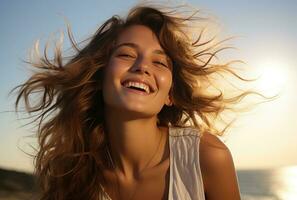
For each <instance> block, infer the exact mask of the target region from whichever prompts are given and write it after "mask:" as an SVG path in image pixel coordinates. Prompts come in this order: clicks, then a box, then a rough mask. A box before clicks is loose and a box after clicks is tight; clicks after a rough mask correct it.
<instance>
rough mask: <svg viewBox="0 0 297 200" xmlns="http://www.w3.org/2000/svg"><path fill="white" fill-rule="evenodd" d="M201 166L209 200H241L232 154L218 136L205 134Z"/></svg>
mask: <svg viewBox="0 0 297 200" xmlns="http://www.w3.org/2000/svg"><path fill="white" fill-rule="evenodd" d="M199 151H200V166H201V173H202V178H203V183H204V192H205V197H206V199H207V200H240V192H239V186H238V181H237V175H236V171H235V167H234V164H233V159H232V155H231V152H230V151H229V149H228V147H227V146H226V145H225V144H224V143H223V142H222V141H221V140H220V139H219V138H218V137H216V136H214V135H211V134H208V133H206V134H204V135H203V136H202V137H201V141H200V150H199Z"/></svg>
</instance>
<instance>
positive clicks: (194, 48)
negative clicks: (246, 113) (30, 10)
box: [13, 6, 252, 200]
mask: <svg viewBox="0 0 297 200" xmlns="http://www.w3.org/2000/svg"><path fill="white" fill-rule="evenodd" d="M198 14H199V12H198V11H194V12H193V13H192V14H190V15H188V16H185V15H183V14H182V13H178V12H177V10H171V11H162V10H161V9H159V8H158V9H157V8H155V7H153V6H136V7H134V8H132V9H131V10H130V12H129V13H128V15H127V17H126V18H121V17H119V16H113V17H111V18H110V19H108V20H107V21H106V22H105V23H103V24H102V25H101V27H100V28H99V29H98V30H97V32H96V33H95V34H94V35H93V36H92V37H91V38H89V40H88V41H87V44H85V45H84V47H82V48H80V46H79V45H78V44H77V43H75V41H74V39H73V36H72V34H71V31H70V30H68V35H69V39H70V41H71V43H72V46H73V49H74V50H75V53H74V55H73V56H72V57H70V58H69V57H68V58H66V57H63V55H62V50H61V46H59V45H57V46H56V48H55V52H54V53H55V54H54V57H53V59H49V57H48V55H47V46H46V47H45V51H44V55H43V56H41V57H37V59H36V58H35V59H34V60H29V61H28V63H29V64H30V65H31V66H33V69H34V70H35V71H34V73H33V75H32V76H31V77H30V78H29V79H28V80H27V81H26V82H25V83H23V84H21V85H18V86H17V87H15V88H14V89H13V90H16V89H18V93H17V94H18V95H17V98H16V102H15V108H16V111H17V110H18V107H19V103H20V101H21V100H23V101H24V105H25V108H26V112H28V113H30V114H35V115H34V120H33V121H32V123H33V122H36V121H38V130H37V138H38V145H39V146H38V147H39V149H38V152H37V154H36V156H35V172H34V173H35V174H36V175H37V177H38V180H39V183H40V186H41V197H40V199H41V200H52V199H55V200H62V199H63V200H64V199H72V200H75V199H91V200H93V199H94V200H95V199H98V198H99V196H100V195H102V194H103V191H102V188H100V187H99V185H100V184H101V183H103V184H104V183H105V181H106V180H104V177H103V174H102V169H104V168H105V167H107V164H106V163H108V161H107V156H106V151H105V146H106V143H107V141H106V140H107V139H106V138H107V137H106V135H105V132H104V126H103V124H104V116H103V109H104V102H103V98H102V78H103V77H102V76H103V72H104V68H105V66H106V65H107V63H108V61H109V57H110V55H111V52H112V50H113V46H114V44H115V41H116V39H117V37H118V36H119V34H120V33H121V31H122V30H124V29H125V28H127V27H129V26H131V25H144V26H147V27H149V28H150V29H151V30H152V31H153V32H154V33H155V35H156V36H157V38H158V40H159V42H160V45H161V46H162V48H163V49H164V51H165V52H166V54H167V55H168V56H169V57H170V59H171V60H172V64H173V69H172V74H173V82H172V83H173V84H172V87H171V90H170V95H171V97H172V101H173V105H172V106H166V105H164V107H163V108H162V110H161V111H160V113H159V114H158V125H160V126H180V127H185V126H191V127H195V128H197V129H199V130H201V132H202V133H203V132H211V133H213V134H217V135H222V134H223V133H224V130H217V129H216V128H215V123H214V119H215V118H217V117H218V116H220V114H221V113H222V112H223V111H224V110H226V109H228V108H231V107H232V105H235V104H236V103H238V102H239V101H240V100H241V99H242V98H244V97H245V96H247V95H248V94H251V93H252V92H249V91H243V92H242V91H241V92H239V93H238V94H237V95H235V96H233V97H230V98H227V97H226V96H225V94H224V92H223V91H224V89H223V88H219V90H218V91H219V92H214V91H213V90H211V89H209V85H212V84H213V83H212V82H213V79H212V78H211V76H212V75H214V74H229V75H231V76H234V77H237V78H238V79H240V80H243V81H245V79H243V78H242V77H240V76H239V75H238V74H237V73H236V72H235V71H234V70H233V69H232V68H231V66H230V63H227V64H214V63H213V61H214V60H215V59H216V57H217V55H218V53H219V52H220V51H222V50H224V49H226V48H228V47H225V46H223V45H222V42H217V43H215V42H214V41H215V39H214V38H213V39H209V40H206V41H203V30H201V31H197V32H191V33H190V32H188V30H189V29H188V28H189V26H190V24H193V23H199V22H200V21H201V20H203V19H201V18H200V17H198V16H197V15H198ZM193 35H194V36H195V37H192V36H193ZM193 38H195V40H193ZM36 55H39V54H38V48H37V50H36ZM35 93H38V94H39V96H37V95H36V96H35V100H36V99H37V100H38V101H32V100H31V99H30V95H32V94H35ZM33 102H34V103H33Z"/></svg>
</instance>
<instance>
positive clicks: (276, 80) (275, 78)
mask: <svg viewBox="0 0 297 200" xmlns="http://www.w3.org/2000/svg"><path fill="white" fill-rule="evenodd" d="M258 69H259V70H258V73H259V75H260V77H259V80H258V81H257V82H258V84H257V88H258V89H259V90H260V91H261V92H263V93H264V94H265V95H275V94H277V93H279V92H283V90H284V89H285V86H286V84H287V82H288V73H287V71H286V64H285V63H282V62H276V61H274V62H273V61H270V62H265V63H262V64H260V65H259V68H258Z"/></svg>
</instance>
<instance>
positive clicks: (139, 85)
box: [124, 81, 150, 93]
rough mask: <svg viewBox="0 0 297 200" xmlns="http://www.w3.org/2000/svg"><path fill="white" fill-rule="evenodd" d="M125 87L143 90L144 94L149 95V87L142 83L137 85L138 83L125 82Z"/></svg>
mask: <svg viewBox="0 0 297 200" xmlns="http://www.w3.org/2000/svg"><path fill="white" fill-rule="evenodd" d="M124 86H125V87H131V86H133V87H137V88H141V89H144V90H145V91H146V93H150V89H149V86H148V85H146V84H144V83H138V82H132V81H129V82H126V83H125V84H124Z"/></svg>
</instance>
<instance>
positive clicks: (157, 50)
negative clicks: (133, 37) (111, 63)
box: [114, 42, 168, 57]
mask: <svg viewBox="0 0 297 200" xmlns="http://www.w3.org/2000/svg"><path fill="white" fill-rule="evenodd" d="M122 46H128V47H132V48H134V49H139V46H138V45H137V44H135V43H132V42H124V43H121V44H119V45H117V46H115V48H114V50H117V49H118V48H120V47H122ZM153 53H155V54H159V55H164V56H166V57H168V56H167V55H166V53H165V52H164V51H163V50H160V49H156V50H154V51H153Z"/></svg>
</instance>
